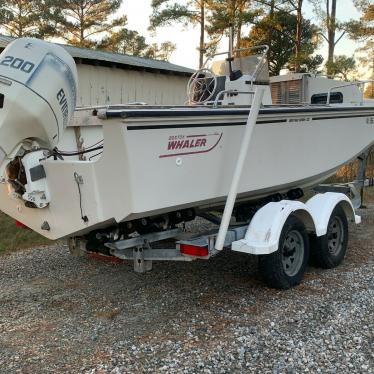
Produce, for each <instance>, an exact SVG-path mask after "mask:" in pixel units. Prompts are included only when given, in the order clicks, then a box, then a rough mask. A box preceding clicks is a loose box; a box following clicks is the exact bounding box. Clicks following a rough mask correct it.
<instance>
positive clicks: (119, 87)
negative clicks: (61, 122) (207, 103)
mask: <svg viewBox="0 0 374 374" xmlns="http://www.w3.org/2000/svg"><path fill="white" fill-rule="evenodd" d="M13 40H14V38H12V37H9V36H4V35H0V52H1V51H3V49H4V48H5V47H6V46H7V45H8V44H9V43H10V42H11V41H13ZM61 46H62V47H63V48H65V49H66V50H67V51H68V52H69V53H70V54H71V55H72V57H73V58H74V60H75V62H76V64H77V69H78V79H79V88H78V96H77V101H78V102H77V106H78V107H84V106H96V105H108V104H128V103H134V102H145V103H147V104H150V105H181V104H184V103H185V101H186V86H187V82H188V79H189V77H190V76H191V74H192V72H193V71H192V70H191V69H188V68H185V67H182V66H178V65H174V64H171V63H169V62H165V61H158V60H150V59H146V58H141V57H135V56H130V55H124V54H119V53H110V52H104V51H98V50H92V49H86V48H78V47H73V46H69V45H61Z"/></svg>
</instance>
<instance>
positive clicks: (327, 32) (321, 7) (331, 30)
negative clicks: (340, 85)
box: [310, 0, 346, 76]
mask: <svg viewBox="0 0 374 374" xmlns="http://www.w3.org/2000/svg"><path fill="white" fill-rule="evenodd" d="M310 1H311V2H312V3H313V4H314V7H315V11H316V13H317V15H318V17H319V19H320V21H321V30H320V33H319V35H321V36H322V38H323V39H325V40H326V42H327V44H328V57H327V62H326V72H327V75H328V76H332V71H331V68H332V67H333V63H334V54H335V47H336V45H337V44H338V43H339V41H340V40H341V39H342V38H343V36H344V35H345V34H346V29H345V28H346V24H343V23H341V22H339V21H338V19H337V18H336V9H337V0H323V1H321V0H310ZM338 31H341V34H340V36H339V37H338V38H337V37H336V34H337V32H338Z"/></svg>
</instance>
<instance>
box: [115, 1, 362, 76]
mask: <svg viewBox="0 0 374 374" xmlns="http://www.w3.org/2000/svg"><path fill="white" fill-rule="evenodd" d="M150 4H151V0H124V2H123V5H122V7H121V9H120V12H121V13H122V14H123V13H124V14H126V16H127V19H128V23H127V27H128V28H129V29H132V30H136V31H138V32H139V33H140V34H142V35H144V36H146V38H147V41H148V42H149V43H151V42H152V43H154V42H157V43H161V42H164V41H171V42H173V43H175V44H176V46H177V49H176V51H175V52H174V53H173V55H172V57H171V59H170V62H172V63H174V64H177V65H182V66H186V67H190V68H194V69H195V68H197V65H198V51H197V46H198V43H199V30H198V28H197V27H196V28H192V27H189V28H188V29H185V28H183V26H181V25H178V24H175V25H174V26H171V27H163V28H158V29H157V30H156V33H155V35H152V34H151V33H150V32H149V31H148V26H149V16H150V14H151V12H152V9H151V6H150ZM303 13H304V16H305V17H306V18H312V19H313V18H314V11H313V7H312V6H311V5H310V4H309V3H308V2H307V1H305V6H304V10H303ZM337 18H338V19H339V20H340V21H347V20H349V19H358V18H359V13H358V12H357V10H356V9H355V7H354V6H353V3H352V0H338V6H337ZM338 36H339V34H338ZM227 45H228V42H227ZM223 47H226V45H225V44H224V46H223ZM358 47H359V44H357V43H356V42H353V41H350V40H349V39H348V38H346V37H344V38H343V39H342V40H341V41H340V42H339V43H338V44H337V46H336V49H335V53H336V54H337V55H340V54H345V55H348V56H352V55H353V54H354V51H355V50H356V49H357V48H358ZM318 53H320V54H322V55H323V56H324V57H325V56H326V55H327V45H326V43H324V45H323V46H322V48H321V49H320V50H319V51H318Z"/></svg>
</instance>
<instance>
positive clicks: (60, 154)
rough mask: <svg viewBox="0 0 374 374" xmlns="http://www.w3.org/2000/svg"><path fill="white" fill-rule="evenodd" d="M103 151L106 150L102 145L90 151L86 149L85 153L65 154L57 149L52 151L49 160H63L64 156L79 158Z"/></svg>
mask: <svg viewBox="0 0 374 374" xmlns="http://www.w3.org/2000/svg"><path fill="white" fill-rule="evenodd" d="M102 149H104V145H100V146H98V147H94V148H90V149H85V150H84V151H78V152H74V153H68V152H65V151H60V150H59V149H57V148H53V149H52V151H51V154H50V155H49V156H48V157H47V158H50V157H54V158H55V159H57V158H59V159H61V158H62V157H63V156H64V157H71V156H79V155H83V154H85V153H89V152H94V151H98V150H102Z"/></svg>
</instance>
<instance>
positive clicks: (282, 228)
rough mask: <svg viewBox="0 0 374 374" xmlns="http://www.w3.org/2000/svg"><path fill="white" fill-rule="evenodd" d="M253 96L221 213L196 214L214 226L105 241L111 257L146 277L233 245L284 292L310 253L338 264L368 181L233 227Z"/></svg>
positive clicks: (276, 205)
mask: <svg viewBox="0 0 374 374" xmlns="http://www.w3.org/2000/svg"><path fill="white" fill-rule="evenodd" d="M251 94H253V95H254V99H253V102H252V107H251V110H250V113H249V116H248V119H247V124H246V129H245V133H244V136H243V138H242V144H241V146H240V148H239V154H238V160H237V163H236V168H235V172H234V174H233V176H232V182H231V187H230V190H229V193H228V196H227V200H226V204H225V208H224V211H223V214H222V216H215V215H213V214H210V213H204V212H202V213H201V214H199V213H197V216H199V215H200V216H201V217H203V218H205V219H208V220H209V221H210V222H211V223H213V224H215V225H216V227H215V228H214V229H212V230H210V231H208V232H205V233H200V234H196V233H189V232H186V231H185V230H183V229H182V228H172V229H167V230H164V231H158V232H152V233H145V234H143V235H139V236H134V237H130V238H126V239H123V240H113V241H110V242H107V243H105V246H106V247H107V248H108V249H109V253H110V255H111V256H114V257H116V258H119V259H123V260H132V261H133V262H134V271H135V272H138V273H145V272H147V271H150V270H151V269H152V263H153V261H186V262H190V261H193V260H196V259H204V260H207V259H209V258H211V257H214V256H215V255H217V254H218V253H220V252H221V251H222V249H223V248H228V247H230V246H231V250H233V251H236V252H242V253H246V254H252V255H258V256H260V266H261V267H262V270H263V271H262V272H263V273H264V275H265V281H266V282H267V283H268V285H270V286H272V287H275V288H283V289H284V288H290V287H292V286H295V285H296V284H298V283H300V281H301V279H302V277H303V274H304V271H305V269H306V266H307V263H308V259H309V252H312V251H313V252H316V253H317V254H318V258H317V263H319V264H320V265H321V266H322V267H325V268H330V267H335V266H337V265H339V263H340V262H341V261H342V260H343V258H344V255H345V251H346V248H347V241H348V224H347V222H348V221H351V222H354V223H356V224H359V223H360V222H361V218H360V217H359V216H358V215H356V214H355V209H356V208H358V207H360V206H361V196H360V193H359V190H358V187H361V188H362V187H363V186H368V185H372V184H374V183H373V181H372V180H362V179H361V180H360V181H356V182H355V183H348V184H335V185H331V184H330V185H320V186H317V187H316V188H315V192H316V194H315V195H314V196H313V197H311V198H310V199H309V200H307V201H306V202H301V201H299V200H297V199H298V198H300V197H301V196H302V195H303V192H302V191H301V193H297V194H294V197H295V200H289V199H284V200H283V199H282V200H281V199H279V200H278V201H272V202H269V203H267V204H265V205H263V206H261V207H259V208H258V209H257V210H256V211H255V213H254V215H253V216H252V217H248V220H247V222H246V223H245V224H240V223H239V224H232V215H233V210H234V208H235V203H236V198H237V191H238V185H239V182H240V178H241V174H242V171H243V167H244V163H245V158H246V155H247V153H248V149H249V146H250V141H251V135H252V131H253V128H254V126H255V124H256V121H257V117H258V113H259V110H260V107H261V103H262V97H263V94H264V90H263V88H262V87H258V88H257V89H256V90H255V91H253V92H251ZM361 169H362V168H361ZM347 195H348V196H349V197H348V196H347ZM288 196H290V195H288ZM291 196H293V195H292V194H291ZM309 247H311V251H309ZM69 248H70V250H71V252H72V253H75V254H76V253H81V243H79V238H71V239H70V240H69ZM311 254H312V253H311Z"/></svg>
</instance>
